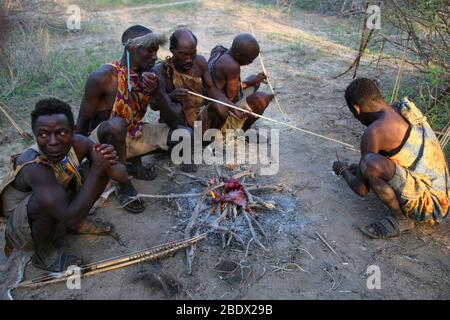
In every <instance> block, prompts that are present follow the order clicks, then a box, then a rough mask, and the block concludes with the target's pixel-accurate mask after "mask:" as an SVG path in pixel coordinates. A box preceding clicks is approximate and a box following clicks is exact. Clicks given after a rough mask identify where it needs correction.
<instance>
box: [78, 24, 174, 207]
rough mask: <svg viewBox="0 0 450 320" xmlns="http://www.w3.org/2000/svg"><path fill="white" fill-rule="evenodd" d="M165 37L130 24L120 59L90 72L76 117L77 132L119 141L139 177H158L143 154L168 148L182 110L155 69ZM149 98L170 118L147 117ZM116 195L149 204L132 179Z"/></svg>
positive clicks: (124, 201)
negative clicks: (165, 91) (164, 91)
mask: <svg viewBox="0 0 450 320" xmlns="http://www.w3.org/2000/svg"><path fill="white" fill-rule="evenodd" d="M164 42H165V39H164V38H163V37H162V36H160V35H157V34H155V33H153V32H152V31H151V30H150V29H148V28H146V27H143V26H139V25H136V26H133V27H130V28H128V29H127V30H126V31H125V32H124V34H123V36H122V44H123V45H124V47H125V49H124V54H123V56H122V58H121V60H120V61H117V62H113V63H111V64H105V65H103V66H101V67H100V68H98V69H97V70H95V71H94V72H93V73H92V74H91V75H90V76H89V78H88V80H87V82H86V88H85V92H84V96H83V100H82V103H81V108H80V113H79V116H78V121H77V132H78V133H81V134H84V135H89V136H90V138H91V139H92V140H94V141H101V142H108V143H110V144H112V145H114V147H115V148H116V150H117V153H118V155H119V158H120V161H121V162H122V163H125V162H126V161H127V160H128V161H129V164H128V166H127V168H128V172H129V174H130V175H132V176H133V177H135V178H137V179H143V180H152V179H154V178H155V173H154V168H153V167H144V166H143V164H142V161H141V157H142V156H143V155H145V154H148V153H150V152H152V151H154V150H156V149H164V150H168V148H169V146H170V140H169V139H170V135H171V130H172V129H176V127H177V124H178V122H179V118H180V115H181V110H177V109H176V106H172V104H171V103H170V98H169V97H168V96H167V95H165V94H162V90H161V89H160V80H159V79H158V77H157V76H156V75H155V74H154V73H151V72H150V70H151V68H152V67H153V66H154V64H155V62H156V59H157V52H158V49H159V46H160V44H162V43H164ZM150 99H154V100H155V101H157V103H158V105H159V106H160V113H161V116H162V117H164V118H165V119H167V120H166V122H165V123H154V124H149V123H144V122H143V121H142V119H143V117H144V115H145V113H146V111H147V107H148V105H149V102H150ZM116 195H117V197H118V199H119V202H120V203H121V204H123V205H125V209H127V210H128V211H130V212H133V213H139V212H142V211H143V210H144V209H145V205H144V203H143V201H142V200H141V199H136V198H135V196H136V195H137V191H136V189H135V188H134V187H133V185H132V184H131V182H130V181H127V182H126V183H122V184H119V185H118V187H117V189H116Z"/></svg>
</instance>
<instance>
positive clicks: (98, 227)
mask: <svg viewBox="0 0 450 320" xmlns="http://www.w3.org/2000/svg"><path fill="white" fill-rule="evenodd" d="M66 230H67V232H68V233H72V234H92V235H97V236H103V235H109V234H111V232H113V231H114V226H113V225H112V224H111V223H107V222H103V221H99V220H93V219H90V218H86V219H84V220H83V222H82V223H81V224H80V226H79V227H78V228H77V229H69V228H67V229H66Z"/></svg>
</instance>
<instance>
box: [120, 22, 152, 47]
mask: <svg viewBox="0 0 450 320" xmlns="http://www.w3.org/2000/svg"><path fill="white" fill-rule="evenodd" d="M148 33H152V30H150V29H149V28H147V27H144V26H141V25H134V26H131V27H129V28H128V29H127V30H125V31H124V33H123V34H122V44H123V45H125V44H126V43H127V41H128V40H130V39H134V38H137V37H142V36H145V35H146V34H148Z"/></svg>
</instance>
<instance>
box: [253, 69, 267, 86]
mask: <svg viewBox="0 0 450 320" xmlns="http://www.w3.org/2000/svg"><path fill="white" fill-rule="evenodd" d="M266 80H267V75H266V74H265V73H264V72H260V73H258V74H257V75H256V77H255V79H254V80H253V82H254V84H253V85H255V86H259V85H260V84H261V83H267V81H266Z"/></svg>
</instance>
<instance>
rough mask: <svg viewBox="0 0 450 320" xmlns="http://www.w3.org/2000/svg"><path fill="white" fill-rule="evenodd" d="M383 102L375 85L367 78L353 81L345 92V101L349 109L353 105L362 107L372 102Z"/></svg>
mask: <svg viewBox="0 0 450 320" xmlns="http://www.w3.org/2000/svg"><path fill="white" fill-rule="evenodd" d="M380 100H383V97H382V95H381V93H380V90H379V89H378V87H377V85H376V83H375V82H374V81H372V80H370V79H367V78H359V79H356V80H353V81H352V83H350V85H349V86H348V87H347V89H346V90H345V101H346V102H347V105H348V107H349V108H351V109H354V107H353V106H354V105H355V104H356V105H358V106H363V105H366V104H367V103H369V102H372V101H380Z"/></svg>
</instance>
